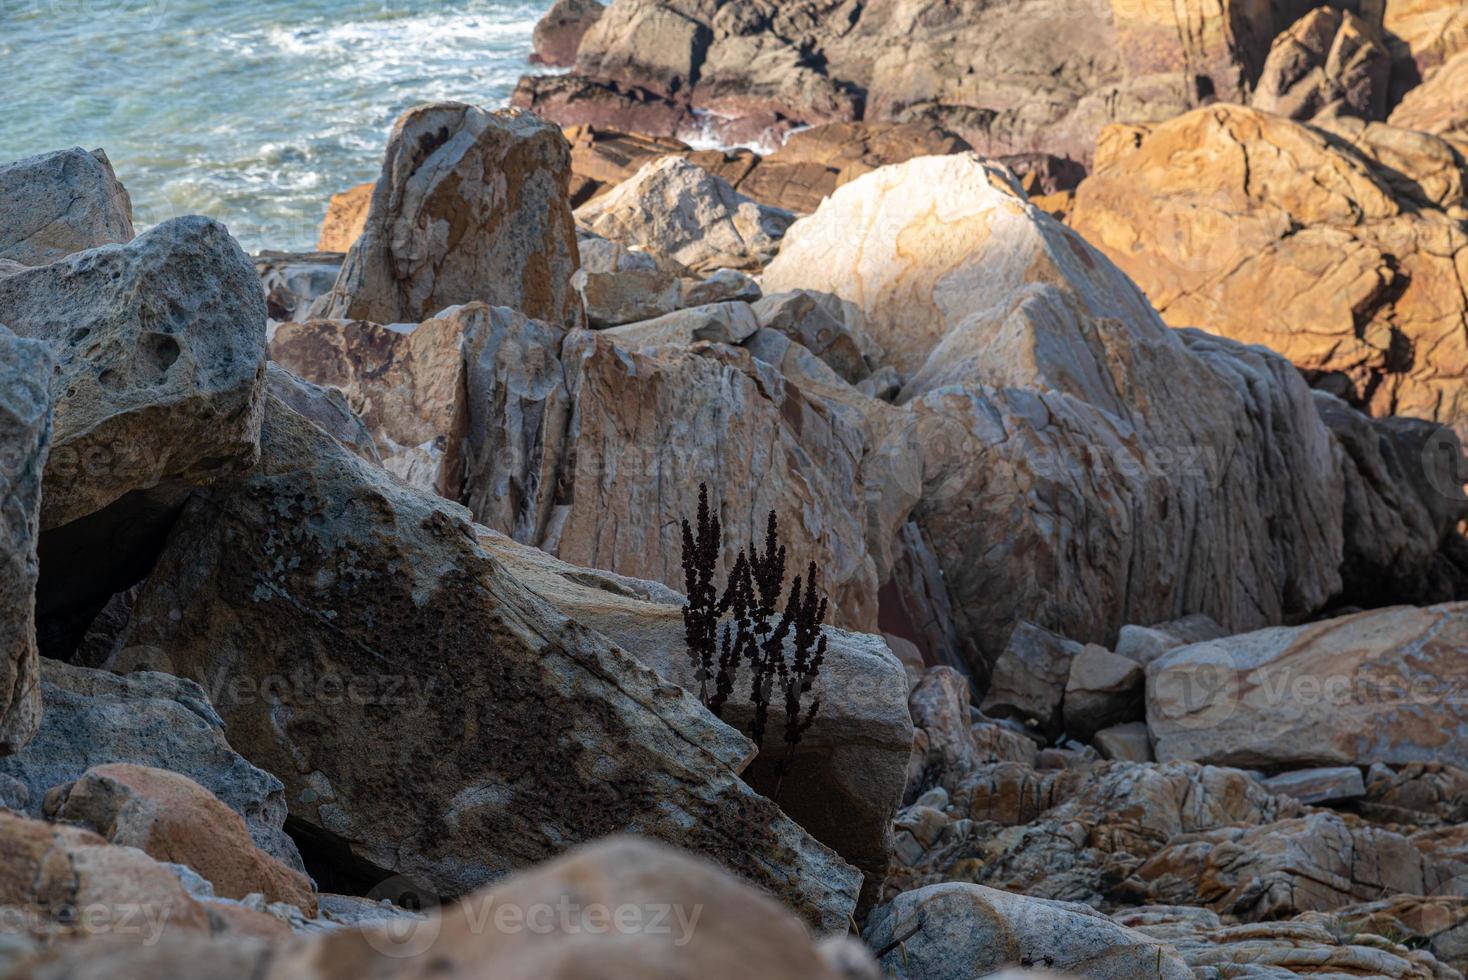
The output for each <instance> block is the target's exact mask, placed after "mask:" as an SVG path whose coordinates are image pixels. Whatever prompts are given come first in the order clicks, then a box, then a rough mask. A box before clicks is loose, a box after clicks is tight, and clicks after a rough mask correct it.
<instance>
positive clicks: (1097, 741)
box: [1091, 721, 1152, 762]
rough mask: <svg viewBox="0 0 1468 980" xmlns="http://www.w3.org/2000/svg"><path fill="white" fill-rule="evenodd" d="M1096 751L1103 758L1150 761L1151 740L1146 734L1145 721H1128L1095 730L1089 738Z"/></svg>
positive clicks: (1119, 760)
mask: <svg viewBox="0 0 1468 980" xmlns="http://www.w3.org/2000/svg"><path fill="white" fill-rule="evenodd" d="M1091 744H1093V745H1095V746H1096V751H1098V752H1100V753H1101V758H1103V759H1114V760H1115V761H1117V762H1151V761H1152V740H1151V738H1150V737H1149V736H1148V734H1147V723H1146V722H1144V721H1129V722H1126V723H1125V724H1121V725H1113V726H1112V727H1110V728H1104V729H1102V730H1101V731H1099V732H1097V733H1096V734H1095V736H1093V737H1092V739H1091Z"/></svg>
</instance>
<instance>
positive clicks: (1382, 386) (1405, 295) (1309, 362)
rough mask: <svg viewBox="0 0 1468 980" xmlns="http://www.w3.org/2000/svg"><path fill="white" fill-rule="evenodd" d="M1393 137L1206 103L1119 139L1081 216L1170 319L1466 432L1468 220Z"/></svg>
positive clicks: (1083, 190)
mask: <svg viewBox="0 0 1468 980" xmlns="http://www.w3.org/2000/svg"><path fill="white" fill-rule="evenodd" d="M1387 129H1390V127H1379V128H1378V129H1377V133H1378V134H1380V133H1381V132H1382V130H1387ZM1405 139H1407V138H1405V137H1404V138H1402V139H1397V138H1392V141H1393V142H1397V143H1401V142H1403V140H1405ZM1423 140H1430V137H1421V138H1414V140H1413V142H1415V144H1416V145H1418V146H1420V145H1421V143H1422V141H1423ZM1387 141H1388V138H1387V137H1385V136H1382V135H1377V136H1374V137H1371V138H1370V139H1363V140H1362V142H1361V143H1360V144H1359V145H1353V144H1351V143H1349V142H1345V141H1343V140H1340V139H1337V138H1334V134H1333V133H1328V132H1326V131H1323V130H1320V129H1316V128H1313V127H1310V126H1305V125H1302V124H1300V123H1296V122H1292V121H1289V120H1286V119H1282V118H1280V117H1278V116H1272V115H1269V114H1267V113H1262V112H1259V111H1258V110H1255V109H1246V108H1242V107H1239V106H1223V105H1218V106H1211V107H1208V108H1204V109H1199V110H1196V111H1194V112H1191V113H1189V114H1187V115H1185V116H1181V117H1179V118H1177V119H1173V120H1170V121H1169V122H1166V123H1162V124H1161V125H1157V126H1155V127H1151V128H1147V127H1140V128H1138V129H1136V130H1135V131H1133V132H1132V134H1131V136H1130V137H1128V138H1126V139H1123V138H1121V134H1118V138H1117V139H1115V140H1112V141H1110V142H1109V143H1108V144H1107V145H1108V146H1109V147H1111V150H1110V151H1108V153H1107V154H1106V155H1105V156H1104V157H1102V158H1098V160H1097V165H1096V167H1095V169H1094V171H1093V172H1092V174H1091V175H1090V176H1089V177H1088V178H1087V179H1086V180H1085V181H1084V182H1083V183H1082V184H1081V186H1080V187H1079V188H1078V189H1077V191H1076V201H1075V211H1074V213H1073V214H1072V217H1071V226H1072V227H1073V228H1075V229H1076V231H1078V232H1080V234H1082V235H1084V236H1085V237H1086V239H1087V240H1088V241H1090V242H1092V243H1094V244H1095V245H1096V246H1097V247H1098V248H1100V249H1101V250H1102V251H1104V252H1105V253H1106V254H1107V255H1108V256H1109V257H1110V258H1111V259H1113V260H1114V261H1115V262H1116V263H1117V264H1118V265H1119V266H1121V267H1122V269H1124V270H1125V271H1126V272H1127V273H1128V274H1129V275H1131V276H1132V277H1133V278H1135V280H1136V282H1137V284H1138V285H1139V286H1141V287H1142V288H1143V289H1144V290H1145V291H1146V292H1147V295H1148V297H1149V298H1150V299H1151V301H1152V302H1153V304H1155V305H1156V307H1157V309H1158V311H1159V312H1160V313H1161V314H1162V316H1163V318H1164V319H1166V320H1167V322H1168V323H1171V324H1175V325H1178V326H1192V327H1200V328H1202V329H1204V330H1207V331H1209V332H1211V333H1214V334H1220V335H1223V336H1227V337H1231V338H1233V339H1235V340H1239V341H1243V342H1245V343H1258V344H1264V345H1267V346H1268V347H1270V348H1271V349H1273V350H1276V351H1278V352H1280V353H1281V354H1283V355H1285V356H1286V357H1288V358H1289V359H1290V360H1291V361H1292V362H1294V363H1295V365H1296V366H1297V367H1299V368H1300V369H1301V370H1302V371H1303V372H1305V373H1306V375H1307V376H1308V377H1309V378H1311V379H1313V380H1314V381H1315V382H1316V383H1318V384H1322V385H1325V384H1327V383H1328V384H1329V385H1330V389H1331V390H1332V391H1335V392H1336V393H1338V394H1341V395H1342V396H1343V397H1346V399H1347V401H1350V402H1352V403H1353V404H1355V405H1358V406H1359V407H1362V408H1364V409H1366V410H1367V411H1369V413H1370V414H1372V415H1374V416H1387V415H1406V416H1415V417H1420V418H1426V419H1431V420H1434V421H1437V422H1442V423H1445V424H1447V425H1450V426H1453V427H1455V428H1457V429H1459V430H1460V433H1461V432H1462V431H1463V430H1464V429H1465V428H1468V390H1465V385H1464V383H1463V376H1464V373H1465V371H1468V345H1465V343H1464V342H1463V341H1462V340H1461V339H1455V338H1459V337H1460V336H1461V335H1462V334H1463V332H1464V326H1465V324H1468V300H1465V298H1464V297H1465V295H1468V291H1465V283H1468V229H1465V228H1464V226H1463V224H1462V221H1461V218H1455V217H1454V216H1453V215H1451V214H1444V213H1443V212H1442V211H1441V210H1439V209H1438V208H1436V207H1434V206H1432V205H1431V203H1430V202H1429V201H1428V192H1427V191H1426V190H1425V189H1420V188H1419V189H1417V190H1413V191H1410V192H1409V190H1408V189H1407V185H1410V184H1411V183H1412V180H1411V177H1410V174H1404V173H1403V170H1402V169H1401V167H1402V166H1404V165H1405V166H1407V167H1408V169H1409V171H1410V169H1411V167H1412V165H1413V164H1412V158H1413V156H1416V158H1417V159H1418V160H1428V159H1430V156H1429V155H1428V154H1424V153H1422V152H1420V151H1419V150H1413V151H1411V152H1410V153H1405V154H1398V155H1395V156H1394V157H1392V158H1390V159H1383V160H1378V159H1377V158H1375V157H1374V156H1372V155H1371V152H1370V151H1371V148H1372V146H1373V145H1375V144H1381V143H1385V142H1387ZM1439 145H1441V144H1440V141H1439ZM1128 147H1131V148H1130V149H1128ZM1443 152H1448V151H1446V150H1444V151H1443ZM1432 166H1433V167H1438V166H1440V163H1439V162H1433V163H1432ZM1394 171H1395V175H1393V172H1394ZM1158 228H1164V229H1171V230H1169V231H1167V232H1165V233H1163V234H1158V233H1157V231H1156V229H1158ZM1428 350H1431V351H1432V355H1431V356H1430V357H1429V356H1426V351H1428Z"/></svg>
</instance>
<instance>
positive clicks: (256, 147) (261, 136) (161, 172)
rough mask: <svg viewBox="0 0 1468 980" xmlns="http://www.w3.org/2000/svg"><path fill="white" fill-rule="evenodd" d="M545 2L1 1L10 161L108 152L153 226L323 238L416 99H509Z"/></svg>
mask: <svg viewBox="0 0 1468 980" xmlns="http://www.w3.org/2000/svg"><path fill="white" fill-rule="evenodd" d="M549 8H550V0H545V2H517V0H440V2H437V3H430V2H426V0H409V2H383V0H378V2H372V0H356V2H348V0H242V2H221V0H0V161H3V160H12V159H15V158H16V157H21V156H27V155H29V154H32V153H39V152H42V151H45V150H51V149H58V148H61V147H68V146H77V145H80V146H84V147H86V148H87V149H92V148H94V147H99V146H100V147H102V148H103V149H105V150H106V151H107V155H108V156H109V157H110V158H111V160H112V164H113V166H114V168H115V169H116V170H117V174H118V176H119V177H120V178H121V179H122V181H123V183H124V184H126V185H127V188H128V192H129V193H130V194H131V196H132V200H133V210H134V215H135V218H136V221H137V224H138V225H139V227H140V228H141V227H145V226H148V225H152V224H156V223H157V222H159V221H163V220H166V219H168V218H170V217H173V216H175V215H180V214H206V215H209V216H211V217H214V218H218V219H220V220H221V221H224V222H225V223H226V224H228V225H229V227H230V230H231V231H232V232H234V234H235V236H236V237H237V238H238V239H239V240H240V242H241V244H243V245H244V246H245V248H246V249H248V250H250V251H256V250H259V249H261V248H281V249H304V248H310V247H312V246H313V245H314V244H315V242H316V233H317V230H318V227H319V225H320V223H321V218H322V216H323V215H324V214H325V213H326V201H327V198H329V197H330V196H331V194H332V193H334V192H335V191H338V190H341V189H344V188H346V187H350V186H352V185H353V184H359V183H362V182H364V181H368V180H372V179H375V178H376V176H377V171H378V168H379V166H380V165H381V162H382V150H383V146H384V145H385V142H386V137H387V133H388V131H389V130H390V129H391V128H392V123H393V120H394V119H396V118H397V116H398V114H399V113H400V112H402V110H403V109H405V108H407V107H408V106H411V105H414V104H417V103H419V102H426V101H431V100H437V99H458V100H462V101H466V102H474V103H477V104H480V105H486V106H498V105H502V104H504V103H505V102H506V101H507V100H508V98H509V96H510V93H511V92H512V91H513V90H514V86H515V82H516V80H517V79H518V78H519V77H520V75H522V74H524V73H525V72H526V71H527V70H528V68H527V64H526V59H527V57H528V56H529V53H530V34H531V30H532V29H533V28H534V26H535V22H536V20H537V19H539V17H540V16H541V14H543V13H544V12H545V11H546V10H548V9H549Z"/></svg>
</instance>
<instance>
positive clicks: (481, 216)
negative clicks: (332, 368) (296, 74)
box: [312, 102, 584, 327]
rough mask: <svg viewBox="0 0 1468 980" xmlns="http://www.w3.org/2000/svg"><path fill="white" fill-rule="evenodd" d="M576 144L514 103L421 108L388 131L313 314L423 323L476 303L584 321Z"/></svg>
mask: <svg viewBox="0 0 1468 980" xmlns="http://www.w3.org/2000/svg"><path fill="white" fill-rule="evenodd" d="M570 176H571V160H570V153H569V150H568V148H567V146H566V141H565V139H564V138H563V137H562V136H561V134H560V131H559V130H558V129H556V128H555V127H553V126H549V125H547V124H545V123H543V122H541V121H540V120H539V119H536V118H535V117H533V116H531V115H529V114H528V113H522V112H518V111H514V110H511V111H505V112H486V111H485V110H483V109H479V108H476V107H474V106H470V105H465V104H463V103H459V102H443V103H436V104H431V105H423V106H418V107H416V108H414V109H410V110H408V111H407V112H406V113H404V114H403V115H402V117H401V118H399V119H398V121H397V125H395V126H394V127H393V132H392V135H391V136H390V137H389V138H388V145H387V155H386V158H385V159H384V160H383V164H382V175H381V176H380V177H378V179H377V185H376V187H375V188H374V189H373V192H372V203H371V207H370V209H369V211H368V215H367V224H366V227H365V229H364V230H363V232H362V235H361V237H360V238H358V239H357V241H356V243H355V244H353V245H352V248H351V251H350V252H349V253H348V255H347V259H346V263H345V264H344V265H343V266H342V271H341V275H340V276H339V277H338V279H337V282H336V286H335V287H334V288H333V289H332V291H331V293H330V294H328V295H327V296H325V297H322V299H321V301H319V302H318V303H317V304H316V305H315V306H313V307H312V315H313V316H316V317H320V318H323V319H333V320H368V321H372V322H375V323H419V322H421V321H423V320H426V319H428V318H429V317H431V316H435V315H436V314H438V313H439V311H441V310H443V309H444V308H445V307H448V306H453V305H456V304H460V303H468V302H472V301H474V300H482V301H484V302H487V303H490V304H493V305H503V306H509V307H511V308H513V309H517V310H521V311H523V312H524V313H525V314H527V315H528V316H532V317H536V318H539V319H543V320H547V321H550V322H553V323H558V324H562V325H564V326H566V327H574V326H579V325H580V324H581V323H582V322H583V316H584V315H583V313H582V311H581V306H580V302H579V300H578V298H577V296H576V291H575V290H574V289H572V288H571V275H572V273H574V272H575V271H576V267H577V263H578V261H579V260H578V255H577V250H576V229H575V223H574V221H573V219H572V217H571V207H570V203H569V201H568V200H567V191H568V182H569V180H570Z"/></svg>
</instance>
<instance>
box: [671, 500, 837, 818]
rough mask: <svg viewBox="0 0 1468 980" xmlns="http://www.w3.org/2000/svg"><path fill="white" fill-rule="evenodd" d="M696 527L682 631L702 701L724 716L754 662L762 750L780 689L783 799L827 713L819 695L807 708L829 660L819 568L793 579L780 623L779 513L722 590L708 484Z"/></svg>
mask: <svg viewBox="0 0 1468 980" xmlns="http://www.w3.org/2000/svg"><path fill="white" fill-rule="evenodd" d="M697 524H698V526H697V528H696V529H695V528H694V527H692V526H691V525H690V524H689V523H688V521H686V520H685V521H684V522H683V577H684V582H685V584H686V586H687V592H688V603H687V605H685V606H684V607H683V626H684V635H685V638H686V641H687V645H688V656H689V659H690V661H691V662H692V664H693V667H694V670H695V673H696V676H697V678H698V683H699V700H701V701H702V702H703V703H704V704H705V705H706V706H707V707H708V709H709V710H710V711H712V712H713V713H714V714H715V715H716V716H718V717H723V711H724V707H725V705H726V704H727V703H728V700H729V697H730V696H731V695H732V694H733V693H734V690H735V688H736V682H737V677H738V672H739V666H740V664H742V663H748V665H749V674H750V677H749V700H750V703H751V705H752V706H753V708H754V714H753V716H752V717H751V719H750V722H749V735H750V737H751V738H752V739H753V740H754V743H755V745H756V747H758V748H760V749H763V747H764V740H765V730H766V728H767V727H768V725H769V715H770V705H771V703H772V702H773V700H774V698H775V697H776V695H777V692H778V696H779V697H780V698H781V700H782V701H783V702H784V711H785V732H784V742H785V754H784V756H783V757H782V758H781V760H780V762H779V763H778V764H777V765H776V768H775V774H776V786H775V798H776V799H778V798H779V795H780V789H781V788H782V787H783V786H784V782H785V774H786V773H787V772H788V771H789V769H790V765H791V763H792V762H793V761H794V759H795V748H796V746H797V745H798V744H799V743H800V740H801V737H802V736H803V735H804V734H805V733H806V731H808V730H809V729H810V726H811V724H812V723H814V721H815V718H816V714H817V713H818V712H819V711H820V708H821V699H820V697H819V696H815V697H813V698H812V699H811V701H810V704H809V705H808V706H807V707H805V708H804V709H802V704H803V702H804V699H805V697H806V695H808V694H810V693H811V691H812V688H813V687H814V685H815V681H816V678H817V676H819V674H820V670H821V664H822V663H823V662H824V660H825V656H826V636H825V634H824V633H823V632H822V630H821V623H822V622H824V621H825V618H826V610H827V603H826V600H825V598H823V597H821V596H820V595H819V594H818V593H817V591H816V564H815V562H811V563H810V566H809V568H808V569H807V570H806V575H805V577H804V579H802V578H801V577H800V576H798V575H797V576H796V577H795V580H794V581H793V582H792V583H791V586H790V592H789V594H788V596H787V597H786V599H785V608H784V611H783V612H782V613H780V615H779V618H778V619H776V609H777V607H778V605H779V602H780V597H781V594H782V591H783V589H784V586H785V562H786V551H785V547H784V545H782V544H780V540H779V539H780V526H779V521H778V518H776V516H775V512H774V511H770V515H769V519H768V520H767V521H766V522H765V541H764V550H763V551H761V550H760V549H759V547H758V546H756V545H755V544H754V542H750V545H749V549H748V551H747V552H746V551H741V552H739V557H738V558H737V559H735V562H734V567H733V568H732V569H730V572H729V581H728V584H727V585H726V586H725V588H724V591H723V593H720V592H719V591H718V590H717V589H716V588H715V587H714V571H715V567H716V565H717V564H718V560H719V553H720V551H721V550H722V545H723V539H722V537H721V528H720V524H719V519H718V518H717V517H715V516H713V515H712V514H711V513H710V511H709V504H708V486H707V485H701V486H699V488H698V518H697ZM725 616H728V617H729V619H728V621H727V622H725V623H724V624H723V629H722V632H721V631H720V625H719V624H720V621H721V620H723V619H724V617H725ZM792 636H793V645H794V650H793V655H792V656H791V657H788V658H787V656H786V652H785V641H786V640H787V639H790V638H792ZM715 658H717V660H716V659H715ZM710 682H712V690H710Z"/></svg>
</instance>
